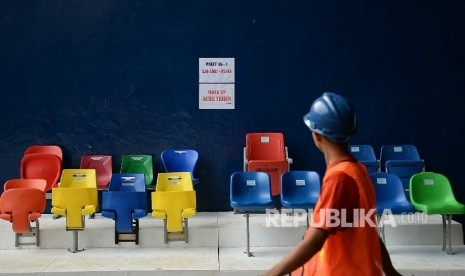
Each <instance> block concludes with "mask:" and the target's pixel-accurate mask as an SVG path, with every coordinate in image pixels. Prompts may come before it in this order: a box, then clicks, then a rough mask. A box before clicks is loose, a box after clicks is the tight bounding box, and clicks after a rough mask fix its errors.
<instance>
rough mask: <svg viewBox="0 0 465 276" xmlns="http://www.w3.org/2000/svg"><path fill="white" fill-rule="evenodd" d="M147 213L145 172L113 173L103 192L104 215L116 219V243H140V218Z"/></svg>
mask: <svg viewBox="0 0 465 276" xmlns="http://www.w3.org/2000/svg"><path fill="white" fill-rule="evenodd" d="M146 215H147V194H146V191H145V179H144V175H143V174H113V176H112V177H111V182H110V185H109V187H108V191H104V192H103V193H102V216H103V217H107V218H111V219H113V220H114V221H115V244H118V243H119V242H130V241H133V242H135V243H136V244H139V219H140V218H143V217H145V216H146Z"/></svg>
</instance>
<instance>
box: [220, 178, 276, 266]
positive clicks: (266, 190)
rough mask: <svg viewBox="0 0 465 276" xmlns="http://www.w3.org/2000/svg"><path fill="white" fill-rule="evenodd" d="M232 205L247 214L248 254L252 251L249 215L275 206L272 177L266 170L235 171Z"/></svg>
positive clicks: (231, 187) (231, 195) (232, 181)
mask: <svg viewBox="0 0 465 276" xmlns="http://www.w3.org/2000/svg"><path fill="white" fill-rule="evenodd" d="M229 199H230V204H231V207H232V208H233V209H234V212H235V213H238V214H245V218H246V228H247V252H246V253H247V256H249V257H251V256H253V255H252V253H251V252H250V230H249V215H250V214H251V213H265V212H266V210H267V209H269V208H273V200H272V199H271V185H270V177H269V175H268V174H267V173H265V172H235V173H233V174H232V175H231V178H230V194H229Z"/></svg>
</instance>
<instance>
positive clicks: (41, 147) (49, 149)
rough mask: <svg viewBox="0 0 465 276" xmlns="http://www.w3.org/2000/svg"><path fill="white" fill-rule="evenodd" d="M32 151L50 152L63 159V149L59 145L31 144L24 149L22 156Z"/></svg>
mask: <svg viewBox="0 0 465 276" xmlns="http://www.w3.org/2000/svg"><path fill="white" fill-rule="evenodd" d="M34 153H51V154H55V155H56V156H58V157H59V158H60V160H63V151H62V150H61V148H60V147H59V146H55V145H32V146H30V147H28V148H27V149H26V150H25V151H24V156H26V155H28V154H34Z"/></svg>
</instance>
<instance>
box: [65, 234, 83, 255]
mask: <svg viewBox="0 0 465 276" xmlns="http://www.w3.org/2000/svg"><path fill="white" fill-rule="evenodd" d="M78 243H79V236H78V231H77V230H73V249H71V248H68V251H69V252H72V253H77V252H80V251H84V248H82V249H79V248H78Z"/></svg>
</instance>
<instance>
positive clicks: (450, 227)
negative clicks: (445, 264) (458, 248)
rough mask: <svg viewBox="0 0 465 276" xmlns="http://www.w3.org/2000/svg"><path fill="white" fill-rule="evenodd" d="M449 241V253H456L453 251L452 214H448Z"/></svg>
mask: <svg viewBox="0 0 465 276" xmlns="http://www.w3.org/2000/svg"><path fill="white" fill-rule="evenodd" d="M447 241H448V245H449V248H448V249H447V254H448V255H454V252H453V251H452V215H447Z"/></svg>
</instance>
